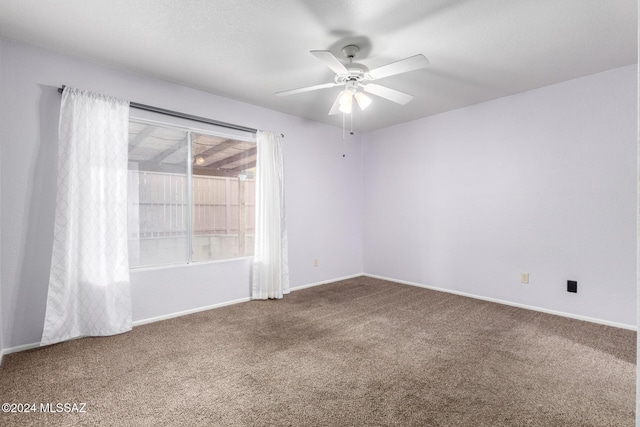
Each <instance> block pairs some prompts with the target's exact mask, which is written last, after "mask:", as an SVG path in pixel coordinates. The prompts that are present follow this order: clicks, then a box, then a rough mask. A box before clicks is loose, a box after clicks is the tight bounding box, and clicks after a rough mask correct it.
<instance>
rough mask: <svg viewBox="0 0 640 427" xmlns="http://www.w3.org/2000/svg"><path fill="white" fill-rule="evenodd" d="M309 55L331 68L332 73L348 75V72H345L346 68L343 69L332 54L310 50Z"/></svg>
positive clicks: (342, 65)
mask: <svg viewBox="0 0 640 427" xmlns="http://www.w3.org/2000/svg"><path fill="white" fill-rule="evenodd" d="M311 54H312V55H313V56H315V57H316V58H318V59H319V60H320V61H322V62H324V63H325V65H326V66H327V67H329V68H331V70H333V72H334V73H336V74H349V70H347V67H345V66H344V64H343V63H342V62H340V61H338V58H336V57H335V56H334V55H333V53H331V52H329V51H328V50H312V51H311Z"/></svg>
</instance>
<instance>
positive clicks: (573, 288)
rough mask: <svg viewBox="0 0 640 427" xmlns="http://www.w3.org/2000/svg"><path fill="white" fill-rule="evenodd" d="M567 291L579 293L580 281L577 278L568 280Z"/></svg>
mask: <svg viewBox="0 0 640 427" xmlns="http://www.w3.org/2000/svg"><path fill="white" fill-rule="evenodd" d="M567 292H573V293H578V282H577V281H575V280H567Z"/></svg>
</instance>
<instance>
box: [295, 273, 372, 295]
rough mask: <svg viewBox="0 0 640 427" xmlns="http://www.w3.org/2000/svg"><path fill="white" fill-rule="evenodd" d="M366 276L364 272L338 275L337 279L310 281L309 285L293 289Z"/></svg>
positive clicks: (297, 289)
mask: <svg viewBox="0 0 640 427" xmlns="http://www.w3.org/2000/svg"><path fill="white" fill-rule="evenodd" d="M360 276H364V273H358V274H352V275H350V276H343V277H338V278H335V279H330V280H325V281H322V282H315V283H309V284H307V285H300V286H296V287H295V288H291V291H299V290H300V289H306V288H312V287H314V286H320V285H326V284H328V283H333V282H339V281H341V280H349V279H353V278H356V277H360Z"/></svg>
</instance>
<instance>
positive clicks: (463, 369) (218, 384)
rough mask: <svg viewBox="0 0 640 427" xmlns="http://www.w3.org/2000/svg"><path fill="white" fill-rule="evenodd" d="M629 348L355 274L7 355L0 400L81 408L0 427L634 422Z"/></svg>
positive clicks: (596, 334)
mask: <svg viewBox="0 0 640 427" xmlns="http://www.w3.org/2000/svg"><path fill="white" fill-rule="evenodd" d="M635 346H636V333H635V332H632V331H628V330H621V329H616V328H611V327H607V326H602V325H596V324H591V323H586V322H581V321H576V320H571V319H566V318H562V317H557V316H552V315H547V314H542V313H538V312H534V311H529V310H523V309H518V308H513V307H508V306H502V305H498V304H493V303H489V302H483V301H479V300H474V299H470V298H464V297H459V296H455V295H450V294H446V293H440V292H435V291H430V290H425V289H420V288H416V287H411V286H405V285H400V284H395V283H390V282H385V281H381V280H375V279H370V278H365V277H361V278H356V279H352V280H345V281H341V282H336V283H333V284H329V285H322V286H318V287H315V288H310V289H305V290H301V291H296V292H293V293H291V294H290V295H288V296H286V297H285V299H284V300H280V301H264V302H248V303H243V304H237V305H234V306H229V307H225V308H220V309H216V310H211V311H207V312H202V313H198V314H193V315H189V316H184V317H180V318H175V319H171V320H166V321H162V322H157V323H153V324H149V325H144V326H140V327H137V328H134V330H133V331H132V332H130V333H127V334H123V335H119V336H115V337H106V338H85V339H81V340H76V341H72V342H67V343H63V344H58V345H53V346H49V347H46V348H42V349H36V350H31V351H26V352H22V353H16V354H11V355H8V356H6V357H5V360H4V361H3V366H2V367H1V368H0V400H2V402H14V403H35V404H36V406H37V409H38V410H39V409H40V403H45V404H46V403H51V405H50V406H49V408H50V409H52V408H56V404H57V403H62V404H64V403H69V404H73V403H78V404H79V403H86V407H85V408H84V409H85V411H86V412H84V413H64V412H61V413H14V414H6V413H2V414H0V424H1V425H3V426H4V425H20V426H23V425H113V426H128V425H145V426H152V425H153V426H155V425H167V426H178V425H185V426H192V425H215V426H266V425H278V426H280V425H291V426H306V425H309V426H364V425H398V426H581V427H582V426H632V425H633V424H634V408H635V360H636V354H635V348H636V347H635ZM61 408H62V409H63V410H64V406H62V407H61ZM69 408H70V409H72V408H73V407H72V406H70V407H69ZM45 409H46V406H45ZM77 409H80V408H79V407H78V408H77Z"/></svg>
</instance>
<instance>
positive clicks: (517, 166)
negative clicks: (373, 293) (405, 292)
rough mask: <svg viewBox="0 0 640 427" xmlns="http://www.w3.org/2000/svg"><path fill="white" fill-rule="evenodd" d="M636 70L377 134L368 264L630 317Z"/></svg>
mask: <svg viewBox="0 0 640 427" xmlns="http://www.w3.org/2000/svg"><path fill="white" fill-rule="evenodd" d="M636 81H637V74H636V66H635V65H634V66H628V67H624V68H620V69H615V70H611V71H607V72H604V73H600V74H596V75H592V76H588V77H584V78H580V79H576V80H572V81H568V82H564V83H561V84H557V85H554V86H549V87H544V88H541V89H538V90H533V91H529V92H525V93H521V94H517V95H514V96H509V97H505V98H501V99H497V100H494V101H491V102H487V103H483V104H478V105H475V106H471V107H468V108H464V109H460V110H456V111H451V112H447V113H444V114H440V115H436V116H432V117H429V118H425V119H422V120H417V121H414V122H410V123H406V124H402V125H399V126H395V127H391V128H386V129H383V130H380V131H378V132H373V133H369V134H367V135H366V141H365V143H364V146H363V149H364V177H365V179H364V182H365V186H364V188H365V197H364V212H365V215H364V233H363V235H364V245H363V248H364V249H363V251H364V255H363V256H364V271H365V273H369V274H372V275H378V276H383V277H390V278H394V279H400V280H404V281H407V282H413V283H417V284H422V285H427V286H433V287H440V288H444V289H447V290H451V291H457V292H461V293H468V294H472V295H478V296H482V297H486V298H492V299H498V300H503V301H508V302H511V303H516V304H522V305H527V306H531V307H538V308H542V309H546V310H549V311H558V312H562V313H566V314H571V315H575V316H582V317H589V318H593V319H597V320H601V321H606V322H611V323H617V324H621V325H627V326H631V327H634V326H635V325H636V137H637V129H636V128H637V126H636V120H637V107H636V102H637V98H636ZM521 272H528V273H530V283H529V284H522V283H520V273H521ZM567 280H577V281H578V293H577V294H571V293H567V292H566V281H567Z"/></svg>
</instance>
